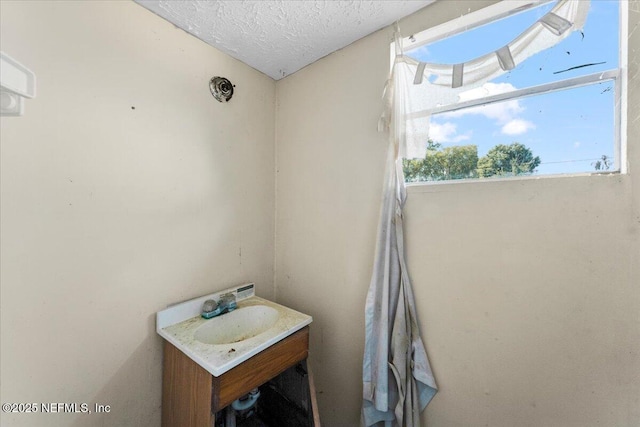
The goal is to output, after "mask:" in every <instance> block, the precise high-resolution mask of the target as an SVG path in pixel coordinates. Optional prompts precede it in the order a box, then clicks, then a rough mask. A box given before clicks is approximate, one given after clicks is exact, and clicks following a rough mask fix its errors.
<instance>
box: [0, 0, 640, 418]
mask: <svg viewBox="0 0 640 427" xmlns="http://www.w3.org/2000/svg"><path fill="white" fill-rule="evenodd" d="M488 3H489V2H480V1H468V2H456V3H454V2H451V1H446V2H438V3H436V4H435V5H433V6H432V7H429V8H428V9H426V10H424V11H421V12H418V13H416V14H414V15H412V16H411V17H409V18H407V19H405V20H404V21H403V22H402V29H403V31H404V32H405V33H411V32H417V31H419V30H421V29H423V28H425V27H426V26H430V25H432V24H436V23H439V22H443V21H445V20H448V19H450V18H453V17H455V16H459V15H461V14H463V13H466V12H467V11H469V10H472V9H477V8H479V7H481V6H482V5H484V4H488ZM631 7H632V9H633V10H640V6H639V3H638V2H635V1H634V2H633V3H632V5H631ZM0 19H1V21H0V28H1V34H0V36H1V37H0V42H1V45H0V46H1V48H2V50H3V51H5V52H7V53H8V54H10V55H12V56H14V57H15V58H16V59H18V60H19V61H21V62H23V63H24V64H25V65H27V66H29V67H30V68H31V69H33V70H34V71H35V72H36V74H37V77H38V96H37V98H36V99H34V100H29V101H27V102H26V115H25V116H24V117H21V118H2V119H1V127H0V137H1V138H0V139H1V141H0V149H1V152H0V162H1V164H0V174H1V175H0V189H1V199H0V202H1V207H2V215H1V217H0V220H1V223H0V226H1V235H0V237H1V241H0V250H1V253H0V255H1V262H2V268H1V272H0V281H1V294H0V296H1V301H0V304H1V314H0V316H1V319H0V320H1V324H0V327H1V343H0V345H1V351H2V354H1V360H0V363H1V371H2V372H1V375H0V381H1V384H0V400H1V401H2V402H12V401H13V402H31V401H33V402H67V403H68V402H89V403H94V402H97V403H103V404H109V405H111V406H112V407H113V409H112V412H111V413H110V414H109V415H104V416H98V415H91V416H80V415H63V414H54V415H49V416H44V417H39V416H38V415H33V414H32V415H22V416H10V415H7V414H0V420H1V421H2V425H12V426H41V425H45V423H46V425H54V426H55V425H64V426H85V425H86V426H94V425H109V426H134V425H135V426H157V425H159V420H160V415H159V414H160V390H161V376H160V368H161V360H162V356H161V348H160V338H159V337H157V335H156V334H155V331H154V313H155V312H156V311H158V310H160V309H161V308H163V307H164V306H165V305H166V304H168V303H171V302H175V301H179V300H183V299H187V298H190V297H194V296H197V295H201V294H203V293H206V292H208V291H210V290H212V288H215V289H219V288H220V287H221V286H223V285H232V284H236V283H240V282H243V281H248V280H253V281H255V282H256V283H257V284H258V290H259V293H260V294H261V295H262V296H265V297H268V298H276V299H277V300H278V301H279V302H282V303H285V304H288V305H290V306H292V307H294V308H296V309H299V310H301V311H305V312H308V313H309V314H312V315H313V316H314V323H313V325H312V329H311V330H312V343H311V353H312V363H313V368H314V370H315V374H316V382H317V386H318V392H319V393H318V398H319V402H320V405H321V414H322V418H323V421H324V425H326V426H329V427H333V426H354V425H357V422H358V418H359V407H360V395H361V385H360V384H361V360H362V349H363V342H364V332H363V327H364V319H363V304H364V298H365V294H366V291H367V286H368V282H369V276H370V269H371V263H372V259H373V249H374V238H375V231H376V226H377V219H378V212H379V202H380V190H381V185H382V170H383V167H384V156H385V153H386V140H385V137H384V136H383V135H381V134H378V133H377V132H376V131H375V127H376V122H377V119H378V115H379V113H380V109H381V103H380V96H381V91H382V85H383V82H384V80H385V79H386V76H387V71H388V60H389V56H388V50H387V49H388V43H389V41H390V37H391V33H390V30H389V29H385V30H383V31H380V32H377V33H375V34H373V35H371V36H369V37H366V38H365V39H363V40H360V41H358V42H356V43H354V44H353V45H351V46H349V47H347V48H345V49H343V50H341V51H338V52H336V53H334V54H332V55H330V56H328V57H326V58H324V59H323V60H321V61H319V62H317V63H315V64H313V65H312V66H309V67H307V68H305V69H303V70H302V71H300V72H298V73H296V74H293V75H291V76H289V77H287V78H286V79H284V80H281V81H280V82H278V83H277V85H276V84H274V82H273V81H272V80H271V79H269V78H268V77H266V76H264V75H262V74H260V73H258V72H256V71H254V70H252V69H250V68H249V67H247V66H245V65H243V64H241V63H239V62H237V61H235V60H233V59H231V58H229V57H228V56H226V55H223V54H221V53H220V52H218V51H217V50H215V49H213V48H211V47H209V46H207V45H205V44H204V43H202V42H200V41H198V40H196V39H195V38H193V37H191V36H189V35H187V34H185V33H184V32H182V31H181V30H177V29H175V28H174V27H173V26H172V25H171V24H169V23H166V22H165V21H164V20H162V19H160V18H158V17H156V16H154V15H153V14H151V13H150V12H148V11H146V10H144V9H143V8H141V7H140V6H138V5H135V4H133V3H131V2H115V1H114V2H97V1H86V2H76V1H71V2H62V1H55V2H36V1H23V2H14V1H6V0H2V1H0ZM631 20H632V22H631V29H634V28H635V27H636V25H637V24H638V14H637V13H631ZM632 34H633V37H632V39H631V48H630V53H631V55H632V57H631V61H630V64H631V66H630V76H632V77H633V76H635V75H636V74H637V73H638V66H637V60H638V58H637V55H638V54H637V51H638V48H639V47H640V39H639V37H640V36H639V33H632ZM213 75H223V76H227V77H229V78H231V79H232V81H233V82H234V83H235V84H236V85H237V88H236V91H237V92H236V95H235V96H234V98H233V99H232V101H231V102H230V103H229V104H225V105H223V104H219V103H217V102H216V101H215V100H214V99H213V98H212V97H211V95H210V94H209V93H208V89H207V81H208V79H209V78H210V77H212V76H213ZM276 89H277V103H278V106H277V117H276V115H275V114H274V98H275V93H276ZM132 107H135V109H132ZM639 113H640V93H639V91H638V88H637V86H636V85H634V84H633V79H632V84H631V85H630V95H629V123H630V127H629V145H630V147H629V153H630V171H631V174H630V175H626V176H613V177H582V178H559V179H541V180H531V181H516V182H500V183H475V184H456V185H440V186H430V187H415V188H412V189H410V194H409V201H408V204H407V208H406V218H407V240H408V249H407V250H408V257H409V263H410V266H411V271H410V273H411V275H412V277H413V280H414V287H415V293H416V298H417V300H418V310H419V316H420V318H421V325H422V331H423V337H424V339H425V341H426V344H427V348H428V352H429V355H430V357H431V361H432V364H433V369H434V372H435V374H436V378H437V380H438V382H439V385H440V392H439V394H438V395H437V396H436V398H435V399H434V401H433V402H432V404H431V405H430V406H429V409H428V411H427V413H426V415H425V417H424V418H425V420H427V421H428V422H429V425H430V426H442V427H448V426H469V425H473V426H476V425H489V426H505V427H507V426H508V427H511V426H514V425H518V426H527V425H528V426H540V425H544V426H562V427H565V426H581V427H582V426H588V425H604V426H636V425H639V424H640V412H639V411H640V410H639V408H640V378H639V372H640V292H639V290H638V286H637V285H638V283H640V269H639V267H638V265H640V259H639V257H640V242H639V237H638V236H639V231H640V230H639V227H640V182H637V181H638V179H637V178H635V177H634V174H633V173H634V171H635V170H636V169H638V168H640V150H639V149H637V147H635V141H636V140H637V139H638V137H640V121H638V120H634V119H635V118H637V117H639V116H640V114H639ZM274 128H277V132H276V138H275V140H274ZM274 142H275V145H276V150H275V151H276V152H275V156H274ZM274 157H277V165H274V160H273V159H274ZM274 172H276V173H275V174H274ZM274 175H275V179H276V180H277V186H276V189H275V190H276V192H277V204H276V203H275V200H276V197H275V194H274V185H275V183H274ZM274 208H275V209H274ZM274 212H276V214H275V219H276V221H275V222H276V224H275V226H276V230H277V232H276V239H275V245H276V250H275V251H274V248H273V245H274V238H273V236H274ZM274 255H275V256H276V263H275V268H276V283H277V287H276V288H275V289H274V280H273V269H274V265H273V259H274Z"/></svg>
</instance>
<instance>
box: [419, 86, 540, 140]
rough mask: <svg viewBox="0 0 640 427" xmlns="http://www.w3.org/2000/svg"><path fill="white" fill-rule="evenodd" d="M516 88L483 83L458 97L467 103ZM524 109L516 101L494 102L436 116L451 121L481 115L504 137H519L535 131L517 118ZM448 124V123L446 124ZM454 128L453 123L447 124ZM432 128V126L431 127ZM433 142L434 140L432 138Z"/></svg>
mask: <svg viewBox="0 0 640 427" xmlns="http://www.w3.org/2000/svg"><path fill="white" fill-rule="evenodd" d="M516 89H517V88H516V87H515V86H513V85H512V84H511V83H485V84H483V85H482V86H480V87H477V88H475V89H471V90H468V91H466V92H462V93H461V94H460V95H459V97H460V101H461V102H464V101H469V100H473V99H477V98H482V97H485V96H491V95H497V94H500V93H507V92H511V91H513V90H516ZM524 110H525V108H524V107H523V106H522V105H520V101H519V100H517V99H514V100H509V101H502V102H494V103H492V104H488V105H483V106H479V107H472V108H465V109H463V110H457V111H452V112H449V113H443V114H438V115H437V117H438V118H442V119H445V120H446V119H453V118H459V117H463V116H466V115H470V114H475V115H481V116H484V117H486V118H487V119H490V120H495V122H496V124H497V125H499V126H501V132H502V133H503V134H505V135H521V134H523V133H525V132H528V131H529V130H531V129H535V128H536V126H535V124H534V123H532V122H530V121H528V120H524V119H522V118H520V117H519V116H520V115H521V114H522V113H523V112H524ZM448 123H449V122H448ZM449 124H451V125H453V126H455V125H454V124H453V123H449ZM432 126H433V125H432ZM434 140H435V138H434Z"/></svg>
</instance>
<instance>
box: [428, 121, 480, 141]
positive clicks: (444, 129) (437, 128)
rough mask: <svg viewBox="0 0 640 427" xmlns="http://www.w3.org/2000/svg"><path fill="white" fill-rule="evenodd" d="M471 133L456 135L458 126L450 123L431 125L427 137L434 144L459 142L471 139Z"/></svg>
mask: <svg viewBox="0 0 640 427" xmlns="http://www.w3.org/2000/svg"><path fill="white" fill-rule="evenodd" d="M471 133H472V132H467V133H465V134H461V135H458V126H457V125H456V124H454V123H451V122H445V123H433V122H432V123H431V126H429V137H430V138H431V139H433V140H434V141H435V142H440V143H444V142H460V141H466V140H468V139H470V138H471Z"/></svg>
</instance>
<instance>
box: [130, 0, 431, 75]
mask: <svg viewBox="0 0 640 427" xmlns="http://www.w3.org/2000/svg"><path fill="white" fill-rule="evenodd" d="M135 1H136V2H137V3H139V4H141V5H142V6H144V7H146V8H147V9H149V10H151V11H152V12H154V13H156V14H158V15H159V16H161V17H163V18H165V19H166V20H168V21H169V22H171V23H173V24H174V25H176V26H178V27H180V28H182V29H183V30H185V31H187V32H189V33H191V34H193V35H194V36H196V37H198V38H199V39H201V40H203V41H205V42H206V43H209V44H210V45H212V46H214V47H216V48H217V49H220V50H221V51H223V52H225V53H227V54H229V55H231V56H233V57H234V58H236V59H239V60H240V61H242V62H244V63H246V64H248V65H250V66H251V67H253V68H255V69H257V70H259V71H262V72H263V73H265V74H267V75H269V76H271V77H272V78H274V79H276V80H278V79H281V78H282V77H284V76H287V75H289V74H291V73H294V72H296V71H298V70H299V69H301V68H302V67H304V66H306V65H308V64H310V63H312V62H314V61H316V60H318V59H320V58H322V57H323V56H326V55H328V54H330V53H331V52H334V51H336V50H338V49H341V48H343V47H345V46H347V45H348V44H350V43H352V42H354V41H356V40H358V39H360V38H362V37H364V36H366V35H368V34H371V33H372V32H374V31H376V30H379V29H380V28H383V27H385V26H387V25H390V24H392V23H393V22H394V21H396V20H398V19H400V18H402V17H404V16H406V15H409V14H411V13H413V12H415V11H416V10H418V9H421V8H423V7H425V6H426V5H428V4H429V3H432V2H433V1H435V0H410V1H407V0H404V1H400V0H398V1H395V0H378V1H362V0H361V1H336V0H333V1H331V0H329V1H326V0H323V1H320V0H317V1H316V0H304V1H292V0H273V1H238V0H229V1H221V0H184V1H175V0H135Z"/></svg>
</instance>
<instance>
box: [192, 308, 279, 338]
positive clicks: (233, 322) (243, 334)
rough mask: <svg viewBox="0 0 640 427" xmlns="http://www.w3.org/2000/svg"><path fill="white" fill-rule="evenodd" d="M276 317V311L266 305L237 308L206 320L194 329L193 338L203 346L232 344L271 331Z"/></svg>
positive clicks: (277, 315)
mask: <svg viewBox="0 0 640 427" xmlns="http://www.w3.org/2000/svg"><path fill="white" fill-rule="evenodd" d="M278 317H279V314H278V310H276V309H274V308H272V307H267V306H266V305H252V306H248V307H243V308H238V309H235V310H233V311H232V312H230V313H226V314H223V315H220V316H218V317H214V318H213V319H210V320H208V321H207V322H206V323H204V324H203V325H202V326H200V327H199V328H198V329H196V331H195V335H194V338H195V339H196V340H198V341H200V342H201V343H204V344H213V345H216V344H218V345H219V344H233V343H237V342H240V341H244V340H246V339H249V338H253V337H255V336H256V335H260V334H261V333H263V332H265V331H267V330H269V329H271V328H272V327H273V326H274V325H275V324H276V322H277V321H278Z"/></svg>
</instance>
